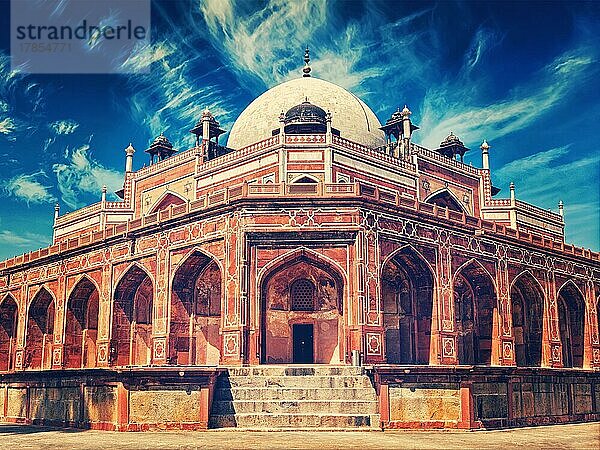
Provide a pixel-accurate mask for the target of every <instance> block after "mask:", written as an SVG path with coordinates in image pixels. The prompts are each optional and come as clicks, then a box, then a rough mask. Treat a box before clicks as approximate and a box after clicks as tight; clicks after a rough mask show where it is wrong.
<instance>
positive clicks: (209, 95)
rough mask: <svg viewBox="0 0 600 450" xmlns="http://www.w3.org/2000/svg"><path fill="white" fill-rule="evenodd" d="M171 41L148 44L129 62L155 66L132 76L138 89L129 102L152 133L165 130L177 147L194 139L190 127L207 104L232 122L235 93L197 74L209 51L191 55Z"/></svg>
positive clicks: (225, 123) (135, 65)
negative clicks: (201, 79) (195, 76)
mask: <svg viewBox="0 0 600 450" xmlns="http://www.w3.org/2000/svg"><path fill="white" fill-rule="evenodd" d="M184 39H186V38H185V37H184ZM169 41H170V39H169V38H165V39H163V40H161V41H158V42H155V43H153V44H152V45H150V46H146V47H144V48H143V49H142V50H141V51H140V53H138V54H136V55H135V56H134V57H132V58H131V59H129V60H128V61H126V62H125V64H126V65H127V66H128V67H129V68H135V69H136V70H139V71H142V70H144V69H148V68H149V67H150V66H151V67H152V70H151V71H150V72H149V73H147V74H144V73H134V74H131V75H130V76H129V78H128V79H129V82H130V83H131V84H132V91H133V92H134V94H133V95H132V97H131V98H130V99H129V106H130V109H131V113H132V115H133V117H134V120H135V121H137V122H138V123H140V124H142V125H145V126H146V127H147V128H148V130H149V131H150V133H151V135H152V136H157V135H158V134H160V133H161V132H164V133H165V135H167V136H168V137H169V139H170V140H171V141H172V142H173V144H174V145H175V147H176V148H177V147H183V148H184V149H185V148H188V147H190V146H191V142H192V141H191V137H190V134H189V133H188V132H187V130H189V129H191V127H192V126H193V125H194V124H195V123H196V121H198V120H199V119H200V117H201V116H202V110H203V109H204V108H209V109H210V110H211V112H212V113H213V115H214V116H215V117H216V118H217V120H219V121H220V122H221V125H222V126H225V127H227V126H228V125H229V124H230V123H231V121H232V116H231V114H232V111H233V109H234V108H233V106H232V105H233V101H232V100H233V97H232V95H234V94H235V93H232V92H226V91H225V90H224V89H223V88H221V87H219V86H217V85H215V84H208V85H204V86H201V84H202V83H201V81H200V80H197V79H195V78H194V73H195V72H194V68H195V67H196V66H197V65H199V64H200V65H202V64H203V62H204V60H205V58H206V55H205V54H203V53H202V52H198V51H196V52H195V54H196V56H195V57H194V58H189V57H188V56H187V55H184V54H183V53H182V52H179V51H177V49H176V48H175V47H174V46H173V44H172V43H170V42H169ZM216 70H217V71H218V70H219V69H218V68H217V69H216ZM211 74H214V72H212V73H209V75H211Z"/></svg>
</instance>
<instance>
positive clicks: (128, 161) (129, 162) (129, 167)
mask: <svg viewBox="0 0 600 450" xmlns="http://www.w3.org/2000/svg"><path fill="white" fill-rule="evenodd" d="M134 153H135V149H134V148H133V145H131V142H130V143H129V147H127V148H126V149H125V154H126V156H125V173H127V172H132V171H133V154H134Z"/></svg>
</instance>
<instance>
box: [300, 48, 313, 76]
mask: <svg viewBox="0 0 600 450" xmlns="http://www.w3.org/2000/svg"><path fill="white" fill-rule="evenodd" d="M309 62H310V50H309V49H308V45H307V46H306V50H304V68H303V69H302V72H303V73H302V76H303V77H310V71H311V70H312V69H311V68H310V66H309V65H308V63H309Z"/></svg>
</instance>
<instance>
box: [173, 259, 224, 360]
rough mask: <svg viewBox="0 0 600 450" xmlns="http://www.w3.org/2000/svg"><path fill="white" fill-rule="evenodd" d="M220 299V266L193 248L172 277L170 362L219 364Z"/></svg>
mask: <svg viewBox="0 0 600 450" xmlns="http://www.w3.org/2000/svg"><path fill="white" fill-rule="evenodd" d="M221 302H222V281H221V269H220V268H219V265H218V264H217V262H216V261H215V260H214V259H212V258H211V257H209V256H207V255H205V254H204V253H202V252H200V251H194V252H193V253H191V254H190V255H189V256H188V257H187V258H186V259H185V261H183V263H182V264H181V265H180V266H179V267H178V268H177V270H176V271H175V275H174V277H173V288H172V291H171V321H170V327H169V361H168V362H169V364H180V365H181V364H184V365H187V364H192V365H193V364H219V362H220V359H221V335H220V330H221Z"/></svg>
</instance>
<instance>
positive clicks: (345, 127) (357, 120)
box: [227, 77, 385, 149]
mask: <svg viewBox="0 0 600 450" xmlns="http://www.w3.org/2000/svg"><path fill="white" fill-rule="evenodd" d="M305 99H308V101H309V102H310V103H312V104H313V105H316V106H320V107H321V108H323V109H324V110H325V111H329V112H331V114H332V120H331V125H332V127H333V128H336V129H338V130H339V131H340V135H341V137H343V138H345V139H349V140H351V141H354V142H358V143H359V144H363V145H367V146H370V147H377V146H379V145H383V144H385V135H384V133H383V131H381V130H380V129H379V127H380V126H381V124H380V123H379V120H378V119H377V116H375V114H374V113H373V111H371V108H369V107H368V106H367V105H366V104H365V103H364V102H363V101H362V100H361V99H359V98H358V97H357V96H356V95H354V94H352V93H351V92H348V91H347V90H345V89H344V88H342V87H340V86H337V85H335V84H333V83H330V82H328V81H324V80H320V79H318V78H314V77H302V78H297V79H294V80H291V81H287V82H285V83H282V84H280V85H278V86H275V87H274V88H272V89H269V90H268V91H267V92H265V93H264V94H262V95H260V96H259V97H258V98H256V99H255V100H254V101H253V102H252V103H250V104H249V105H248V106H247V107H246V109H245V110H244V111H243V112H242V114H240V116H239V117H238V119H237V120H236V121H235V123H234V124H233V127H232V128H231V132H230V133H229V138H228V140H227V147H230V148H234V149H239V148H242V147H246V146H247V145H250V144H254V143H255V142H258V141H261V140H263V139H267V138H268V137H271V135H272V131H273V130H275V129H279V115H280V114H281V111H283V112H286V111H287V110H288V109H290V108H291V107H292V106H296V105H298V104H300V103H302V102H303V101H305Z"/></svg>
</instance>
